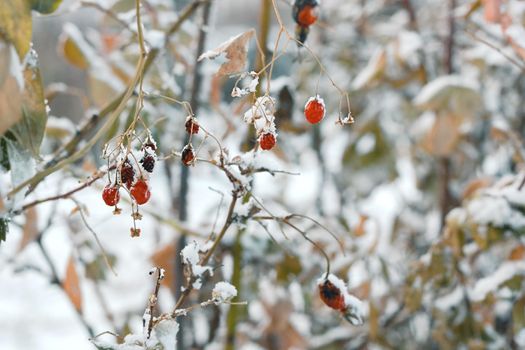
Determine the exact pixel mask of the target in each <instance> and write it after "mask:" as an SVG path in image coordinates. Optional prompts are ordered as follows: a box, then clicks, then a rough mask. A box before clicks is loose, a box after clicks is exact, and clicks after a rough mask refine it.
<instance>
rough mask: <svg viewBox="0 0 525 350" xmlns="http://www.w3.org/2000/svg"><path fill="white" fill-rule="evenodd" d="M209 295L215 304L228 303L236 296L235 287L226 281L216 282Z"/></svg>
mask: <svg viewBox="0 0 525 350" xmlns="http://www.w3.org/2000/svg"><path fill="white" fill-rule="evenodd" d="M211 295H212V298H213V301H214V302H215V304H222V303H228V302H230V301H231V300H232V299H233V298H235V297H236V296H237V288H235V286H233V285H231V284H230V283H228V282H218V283H217V284H216V285H215V287H214V288H213V290H212V292H211Z"/></svg>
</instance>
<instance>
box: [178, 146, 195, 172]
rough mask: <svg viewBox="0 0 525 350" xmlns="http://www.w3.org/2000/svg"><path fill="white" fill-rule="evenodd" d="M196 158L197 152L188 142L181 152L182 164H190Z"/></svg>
mask: <svg viewBox="0 0 525 350" xmlns="http://www.w3.org/2000/svg"><path fill="white" fill-rule="evenodd" d="M194 160H195V152H194V151H193V146H192V145H191V143H190V144H187V145H186V146H184V148H183V149H182V152H181V162H182V164H184V165H186V166H190V165H191V164H193V162H194Z"/></svg>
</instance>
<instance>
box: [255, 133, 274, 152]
mask: <svg viewBox="0 0 525 350" xmlns="http://www.w3.org/2000/svg"><path fill="white" fill-rule="evenodd" d="M275 136H276V135H275V134H274V133H272V132H266V133H264V134H261V135H260V136H259V145H260V146H261V149H263V150H265V151H269V150H271V149H272V148H273V147H274V146H275V142H276V140H275Z"/></svg>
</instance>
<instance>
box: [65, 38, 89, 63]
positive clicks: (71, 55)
mask: <svg viewBox="0 0 525 350" xmlns="http://www.w3.org/2000/svg"><path fill="white" fill-rule="evenodd" d="M64 34H65V33H64ZM59 50H60V52H61V53H62V55H63V56H64V58H65V59H66V61H68V62H69V63H70V64H72V65H73V66H75V67H77V68H80V69H87V68H88V67H89V64H88V62H87V60H86V58H85V57H84V54H83V53H82V51H80V49H79V47H78V46H77V44H76V43H75V42H74V41H73V40H72V39H71V37H69V36H68V35H67V34H66V35H62V36H61V37H60V46H59Z"/></svg>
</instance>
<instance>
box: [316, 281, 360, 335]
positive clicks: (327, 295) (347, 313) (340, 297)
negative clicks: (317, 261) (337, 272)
mask: <svg viewBox="0 0 525 350" xmlns="http://www.w3.org/2000/svg"><path fill="white" fill-rule="evenodd" d="M317 286H318V287H319V296H320V298H321V300H322V301H323V302H324V303H325V304H326V305H327V306H328V307H330V308H332V309H334V310H337V311H340V312H341V314H342V315H343V317H344V318H345V319H346V320H347V321H348V322H350V323H351V324H353V325H354V326H357V325H361V324H363V318H364V312H363V302H362V301H361V300H359V299H358V298H356V297H355V296H353V295H350V293H348V289H347V287H346V285H345V283H344V282H343V280H341V279H339V278H337V277H336V276H334V275H332V274H330V275H328V276H326V275H324V276H323V277H321V278H320V279H319V280H318V281H317Z"/></svg>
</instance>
